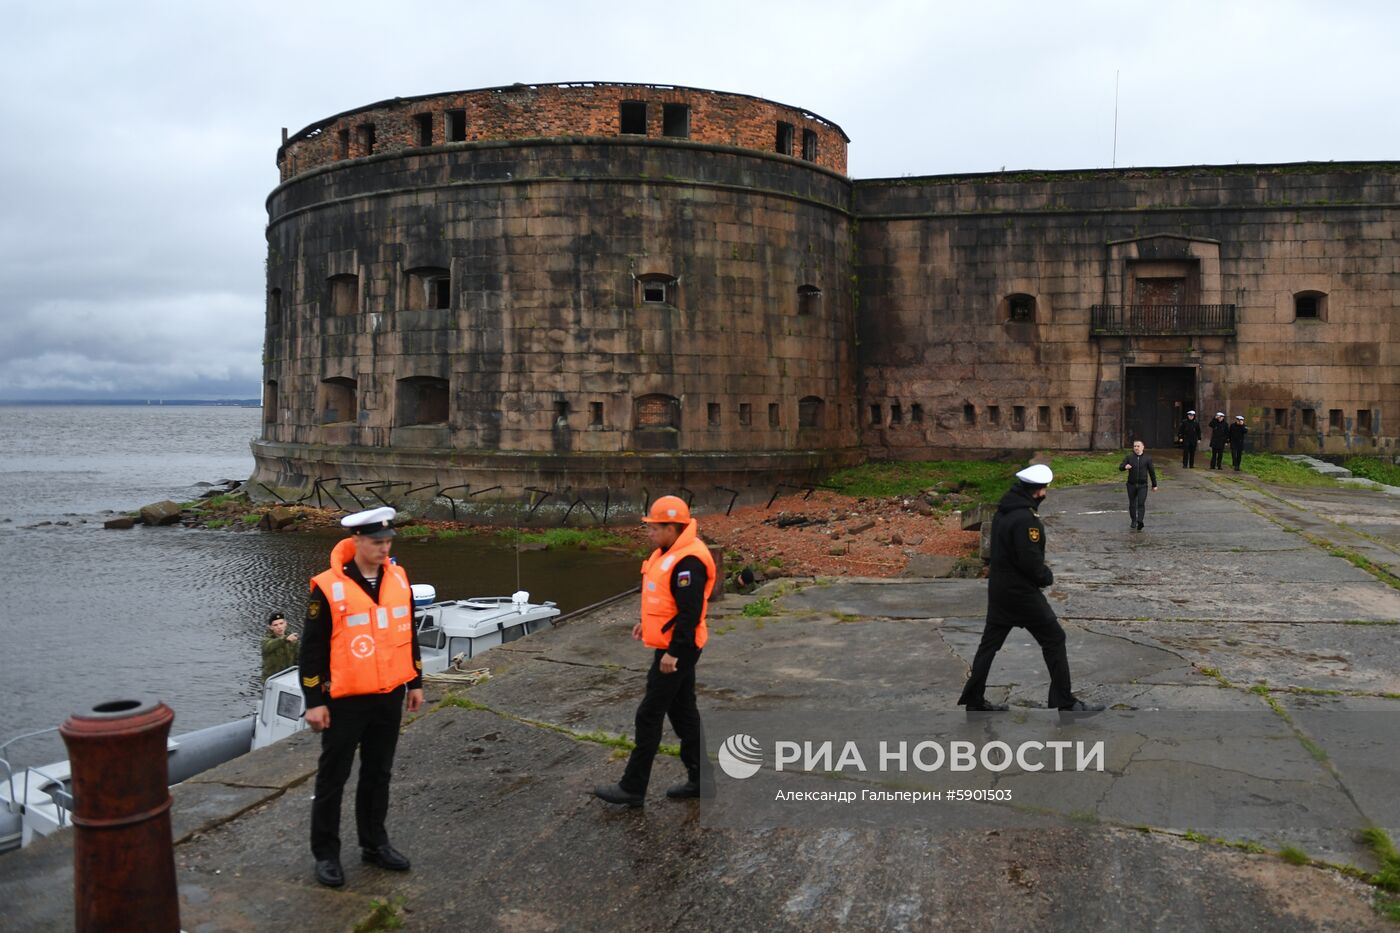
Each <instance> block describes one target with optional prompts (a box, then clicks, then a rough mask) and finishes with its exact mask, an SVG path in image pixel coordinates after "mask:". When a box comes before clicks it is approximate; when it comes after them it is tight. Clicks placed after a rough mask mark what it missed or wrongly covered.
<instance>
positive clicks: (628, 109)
mask: <svg viewBox="0 0 1400 933" xmlns="http://www.w3.org/2000/svg"><path fill="white" fill-rule="evenodd" d="M847 142H848V140H847V137H846V136H845V134H844V133H843V132H842V130H841V128H840V127H838V126H837V125H835V124H833V123H831V122H830V121H827V120H824V119H822V118H821V117H819V116H817V115H815V114H813V113H810V112H808V111H805V110H802V109H799V108H796V107H789V106H785V105H782V104H778V103H774V102H772V101H767V100H762V99H759V98H755V97H750V96H747V95H743V94H727V93H719V92H715V91H706V90H698V89H694V88H681V87H671V86H662V85H637V84H554V85H519V84H517V85H512V86H510V87H499V88H488V89H483V90H474V91H462V92H455V93H447V94H434V95H429V96H424V97H415V98H396V99H393V100H387V101H382V102H380V103H376V104H371V105H369V106H366V107H361V108H358V109H355V110H351V111H347V112H345V113H341V114H337V115H336V116H333V117H329V118H327V119H325V120H322V121H320V122H317V123H315V124H313V125H311V126H308V127H306V128H305V129H303V130H301V131H300V132H298V133H295V134H293V135H291V136H287V137H285V138H284V141H283V144H282V146H281V147H280V148H279V149H278V152H277V164H278V167H279V169H280V172H281V179H282V181H281V184H280V185H278V187H277V188H276V189H275V190H274V191H273V192H272V194H271V195H270V196H269V197H268V200H267V208H268V228H267V240H268V260H267V288H268V303H267V334H266V349H265V376H264V378H265V400H264V409H263V411H264V425H263V430H262V435H261V437H259V438H258V439H257V440H255V441H254V442H253V452H254V455H255V458H256V461H257V469H256V473H255V475H254V477H253V480H254V481H255V482H259V483H263V484H265V485H266V486H268V487H270V488H272V489H275V490H277V491H278V492H279V493H281V494H284V495H286V494H289V493H291V492H293V491H300V493H302V494H304V493H305V491H306V490H308V489H310V488H311V487H312V486H313V485H314V484H315V482H316V481H317V480H320V481H322V483H323V484H326V485H327V486H329V487H330V488H332V489H335V488H337V487H341V486H343V485H344V484H347V483H367V482H372V481H376V480H377V481H380V482H381V483H395V484H399V485H397V486H394V487H391V488H392V489H393V490H394V493H395V494H396V495H401V494H403V493H405V492H407V491H408V490H410V489H414V490H415V492H414V495H416V496H421V497H424V498H429V497H432V496H434V495H438V494H444V495H448V496H451V497H453V498H454V499H456V500H459V501H462V502H468V501H469V502H472V503H489V502H501V501H519V500H520V499H521V497H522V496H525V495H527V494H531V490H534V491H536V492H535V493H534V494H535V495H538V491H547V492H549V493H551V494H552V495H553V496H554V498H553V500H552V501H553V502H558V503H562V504H565V505H567V504H569V503H571V502H577V501H578V499H579V498H580V497H582V499H583V502H584V504H587V505H589V507H590V508H592V509H593V510H594V511H595V512H597V511H598V510H599V508H600V506H602V505H603V504H604V503H607V505H608V507H609V508H610V509H611V510H613V511H616V510H617V509H618V508H619V507H623V508H626V509H636V508H638V507H639V506H640V505H641V502H642V498H643V497H644V496H647V495H649V496H652V497H654V496H656V495H658V494H660V493H662V492H673V491H676V490H677V489H678V488H684V489H687V490H688V491H690V492H691V493H693V495H694V497H695V498H696V503H695V504H696V505H700V506H704V505H719V506H723V505H724V504H725V503H728V502H729V501H731V499H732V497H733V494H734V493H737V494H738V495H739V497H740V498H757V497H759V496H765V497H766V496H767V495H768V494H770V493H771V492H772V491H773V489H774V487H775V484H777V483H779V482H789V483H796V482H803V481H809V480H811V479H814V478H815V477H816V476H817V475H818V474H819V473H820V472H821V471H823V470H826V469H830V468H832V467H835V466H839V465H842V464H845V463H849V462H853V461H855V460H857V459H859V457H860V453H859V449H858V447H857V444H858V437H857V433H858V429H857V426H856V420H855V419H856V413H855V410H854V399H855V397H856V391H855V379H856V370H855V361H854V359H853V354H854V352H855V344H856V341H855V327H854V307H853V305H854V300H853V297H852V292H853V290H852V284H851V278H850V276H851V271H850V270H851V256H852V242H851V240H852V235H853V231H852V225H851V220H850V197H851V189H850V183H849V181H848V179H847V177H846V174H845V173H846V144H847ZM254 488H256V487H254ZM360 494H361V496H362V497H363V496H364V492H363V488H361V489H360ZM595 500H596V501H595Z"/></svg>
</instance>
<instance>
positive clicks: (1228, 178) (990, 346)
mask: <svg viewBox="0 0 1400 933" xmlns="http://www.w3.org/2000/svg"><path fill="white" fill-rule="evenodd" d="M854 204H855V211H856V215H857V218H858V221H859V231H860V232H859V238H858V244H857V248H858V259H857V270H856V271H857V275H858V278H859V326H860V334H861V363H862V388H861V416H862V420H863V422H864V427H863V431H864V435H865V441H866V444H867V446H868V447H869V448H870V449H871V450H872V451H874V452H876V453H883V452H890V453H893V454H895V455H900V456H916V455H927V454H930V453H933V452H939V451H948V450H973V449H984V450H985V449H1027V448H1070V449H1073V448H1080V449H1084V448H1089V447H1090V446H1094V447H1098V448H1100V449H1102V448H1105V447H1108V448H1112V447H1116V446H1118V445H1119V444H1121V443H1122V442H1123V440H1124V437H1123V432H1124V424H1123V422H1124V411H1123V406H1124V397H1123V394H1124V386H1123V379H1124V373H1125V368H1126V367H1128V366H1189V367H1194V368H1195V369H1196V371H1197V374H1198V377H1197V378H1198V385H1197V399H1198V408H1199V409H1200V410H1201V411H1202V416H1203V417H1204V418H1208V417H1209V415H1210V414H1212V413H1213V412H1214V411H1215V410H1217V409H1220V410H1224V411H1226V412H1228V413H1229V415H1230V416H1231V417H1233V416H1234V415H1235V414H1236V413H1239V414H1245V415H1246V416H1247V418H1248V420H1249V426H1250V430H1251V432H1252V435H1253V439H1254V441H1255V443H1256V444H1260V445H1265V446H1270V447H1273V448H1278V449H1284V448H1291V449H1297V450H1305V451H1315V450H1326V451H1329V452H1342V451H1347V450H1359V451H1373V450H1376V449H1380V450H1390V449H1393V447H1394V445H1395V444H1396V441H1397V437H1400V430H1397V422H1400V352H1398V351H1397V346H1400V343H1397V341H1400V249H1397V247H1396V237H1397V234H1400V165H1397V164H1381V165H1335V166H1333V165H1311V166H1264V167H1251V166H1226V167H1203V168H1188V169H1177V170H1160V171H1152V170H1146V171H1095V172H1080V173H1046V174H1040V175H1033V176H1016V175H1002V176H998V175H987V176H981V177H941V178H918V179H889V180H874V181H868V182H857V183H856V186H855V190H854ZM1157 235H1169V236H1170V237H1172V238H1187V239H1185V240H1181V241H1179V242H1181V243H1183V244H1185V246H1184V247H1183V248H1186V249H1190V250H1192V251H1194V253H1196V254H1198V255H1200V256H1201V257H1204V258H1202V259H1201V260H1200V263H1201V265H1200V268H1201V269H1202V282H1203V283H1204V284H1205V287H1206V288H1208V289H1209V290H1210V294H1203V295H1200V296H1198V298H1199V300H1200V301H1201V302H1202V303H1217V302H1219V303H1233V304H1235V305H1236V306H1237V313H1238V321H1239V323H1238V331H1237V335H1236V336H1233V337H1220V336H1210V337H1194V338H1187V337H1139V338H1123V337H1112V338H1110V337H1100V338H1093V337H1091V336H1090V333H1089V323H1090V308H1091V306H1092V305H1094V304H1098V303H1107V304H1117V303H1121V302H1123V301H1124V300H1125V299H1124V297H1123V291H1122V288H1121V283H1122V282H1123V281H1124V278H1125V275H1124V271H1123V266H1124V262H1125V261H1126V260H1125V258H1124V257H1125V254H1124V252H1123V251H1124V250H1125V249H1135V248H1136V244H1137V243H1144V242H1151V241H1146V240H1144V239H1143V238H1149V237H1153V236H1157ZM1125 241H1126V243H1125ZM1211 241H1218V245H1217V244H1216V243H1212V242H1211ZM1115 244H1117V245H1115ZM1306 290H1316V291H1319V292H1323V293H1325V294H1326V295H1327V319H1326V320H1325V321H1308V320H1296V321H1295V320H1294V306H1293V296H1294V295H1295V294H1296V293H1297V292H1300V291H1306ZM1016 293H1024V294H1029V295H1032V296H1034V298H1035V300H1036V320H1035V322H1034V323H1017V322H1003V321H1001V320H999V317H998V308H999V305H1000V304H1001V303H1002V302H1003V300H1004V299H1005V298H1006V297H1007V296H1008V295H1011V294H1016ZM1126 300H1130V299H1126ZM893 403H898V404H899V405H900V407H901V411H902V414H903V423H902V424H900V425H897V426H893V425H890V424H889V406H890V405H891V404H893ZM916 403H917V404H919V405H921V407H922V410H923V414H924V418H923V421H922V423H917V424H914V423H910V417H909V412H910V410H911V407H912V405H914V404H916ZM875 404H878V405H881V406H882V410H881V420H882V423H881V424H880V425H878V426H876V425H872V424H870V423H869V422H870V420H871V415H870V406H871V405H875ZM967 405H971V406H973V413H974V416H975V423H973V424H968V423H966V422H965V417H964V409H965V406H967ZM1015 405H1022V406H1024V409H1025V414H1026V417H1025V424H1024V427H1023V428H1021V429H1015V428H1013V427H1012V426H1011V415H1012V409H1013V406H1015ZM1067 405H1069V406H1074V408H1075V413H1076V415H1077V418H1076V421H1075V423H1073V424H1067V423H1066V422H1065V419H1064V409H1065V406H1067ZM989 406H997V407H998V408H999V409H1000V423H999V424H997V425H992V424H990V423H989V419H988V408H989ZM1042 407H1044V408H1047V409H1048V412H1047V413H1048V414H1049V416H1050V417H1049V419H1048V423H1042V421H1041V419H1040V417H1039V416H1040V414H1041V409H1042ZM1305 408H1308V409H1313V410H1314V411H1315V412H1316V417H1317V420H1318V428H1317V429H1316V430H1311V431H1308V430H1304V429H1303V427H1302V410H1303V409H1305ZM1275 409H1282V410H1283V424H1282V425H1278V424H1276V423H1275ZM1332 409H1338V410H1341V411H1342V412H1343V413H1344V419H1343V424H1342V426H1341V427H1340V428H1339V429H1337V430H1331V429H1329V426H1328V412H1329V411H1330V410H1332ZM1359 410H1369V411H1371V412H1372V419H1373V425H1372V430H1371V432H1370V435H1366V434H1365V433H1364V432H1358V430H1357V425H1356V423H1355V422H1356V413H1357V411H1359Z"/></svg>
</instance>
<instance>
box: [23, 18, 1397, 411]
mask: <svg viewBox="0 0 1400 933" xmlns="http://www.w3.org/2000/svg"><path fill="white" fill-rule="evenodd" d="M1397 36H1400V4H1394V3H1390V2H1373V3H1362V2H1350V3H1349V2H1346V0H1334V2H1329V3H1323V2H1321V0H1318V2H1313V3H1302V2H1279V0H1268V2H1262V0H1261V2H1236V3H1231V2H1180V0H1178V2H1171V3H1156V4H1141V3H1129V2H1122V0H1116V2H1093V3H1089V2H1084V3H1079V2H1073V0H1066V2H1061V3H1046V2H1043V0H1040V2H1025V3H1002V2H986V0H979V2H976V3H972V2H966V3H957V4H954V3H933V2H925V3H919V2H889V0H864V2H860V3H851V2H849V0H841V2H826V0H806V2H800V3H788V2H769V0H746V2H736V3H708V2H704V0H690V2H687V3H674V4H672V3H658V2H656V0H648V2H643V3H632V2H627V3H623V2H612V3H588V2H584V0H574V2H542V0H540V2H528V0H509V2H500V0H494V2H490V3H475V2H456V3H449V2H410V0H395V2H392V3H386V2H376V3H362V2H348V0H338V2H334V3H320V2H316V3H311V2H305V3H303V2H297V0H280V2H275V3H262V2H248V0H233V2H223V3H212V2H191V0H181V2H169V3H155V2H142V0H116V2H110V0H104V2H93V3H71V2H63V0H42V2H38V0H35V2H28V3H15V4H8V5H7V9H6V11H5V15H4V23H3V27H0V184H3V195H4V197H3V200H0V399H23V398H81V397H92V396H117V397H143V398H144V397H167V398H170V397H256V396H258V395H259V394H260V389H259V386H260V383H261V355H262V334H263V328H262V315H263V298H262V295H263V287H264V286H263V258H264V253H265V241H264V239H263V225H264V223H265V221H266V212H265V210H264V208H263V201H264V199H265V197H266V196H267V194H268V192H269V191H270V190H271V189H272V187H273V186H274V185H276V183H277V172H276V166H275V164H274V158H275V155H276V149H277V145H278V143H279V141H280V130H281V127H283V126H286V127H288V128H289V129H290V130H292V131H293V132H295V131H296V130H298V129H300V128H301V127H303V126H305V125H306V124H308V123H311V122H313V121H315V120H317V119H319V118H321V117H325V116H329V115H331V114H334V113H337V112H339V111H341V110H346V109H349V108H352V107H356V106H359V105H362V104H368V103H372V102H374V101H377V100H382V99H384V98H387V97H394V96H399V95H402V96H408V95H414V94H426V93H432V92H435V91H447V90H459V89H463V88H474V87H489V86H495V85H501V84H510V83H513V82H516V81H520V82H524V83H539V82H550V81H640V82H653V83H666V84H686V85H693V86H698V87H707V88H715V89H720V90H728V91H739V92H743V93H748V94H755V95H758V96H761V97H768V98H772V99H773V100H777V101H781V102H783V103H787V104H793V105H796V106H799V107H805V108H807V109H809V110H813V111H815V112H817V113H819V114H821V115H823V116H825V117H827V118H828V119H831V120H834V121H835V122H837V123H839V124H841V126H842V127H843V128H844V129H845V130H846V132H847V133H848V134H849V135H850V137H851V140H852V142H851V149H850V172H851V174H852V175H853V176H855V177H857V178H869V177H876V176H890V175H920V174H940V173H946V172H971V171H983V170H997V169H1000V168H1002V167H1003V166H1005V167H1006V168H1008V169H1016V168H1041V169H1054V168H1093V167H1101V166H1104V167H1106V166H1108V165H1109V164H1110V162H1111V160H1112V159H1113V142H1114V137H1113V127H1114V73H1115V71H1118V72H1120V78H1119V82H1120V83H1119V108H1118V137H1117V162H1118V164H1119V165H1176V164H1188V163H1230V162H1292V161H1300V160H1309V159H1316V160H1328V159H1332V160H1345V159H1400V56H1397V53H1396V47H1395V44H1396V37H1397Z"/></svg>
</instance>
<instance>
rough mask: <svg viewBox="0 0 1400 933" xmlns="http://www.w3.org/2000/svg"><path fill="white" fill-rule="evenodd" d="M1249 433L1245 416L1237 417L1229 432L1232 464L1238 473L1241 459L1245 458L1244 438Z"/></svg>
mask: <svg viewBox="0 0 1400 933" xmlns="http://www.w3.org/2000/svg"><path fill="white" fill-rule="evenodd" d="M1248 433H1249V428H1247V427H1245V426H1244V415H1236V416H1235V423H1234V424H1232V425H1230V427H1229V428H1228V430H1227V434H1228V435H1229V439H1230V462H1231V463H1232V464H1234V467H1235V472H1236V473H1238V472H1239V471H1240V458H1241V457H1243V456H1244V436H1245V435H1246V434H1248Z"/></svg>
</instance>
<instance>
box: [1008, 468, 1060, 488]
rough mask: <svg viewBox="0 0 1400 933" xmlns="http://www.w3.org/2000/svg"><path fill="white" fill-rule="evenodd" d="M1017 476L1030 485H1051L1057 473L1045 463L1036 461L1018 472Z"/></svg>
mask: <svg viewBox="0 0 1400 933" xmlns="http://www.w3.org/2000/svg"><path fill="white" fill-rule="evenodd" d="M1016 478H1017V479H1019V480H1020V481H1021V482H1023V483H1026V484H1027V485H1030V486H1049V485H1050V481H1051V480H1053V479H1054V478H1055V474H1054V473H1052V472H1050V468H1049V467H1048V466H1046V465H1045V464H1043V463H1036V464H1032V465H1031V466H1028V467H1026V468H1025V469H1024V470H1022V471H1021V472H1019V473H1017V474H1016Z"/></svg>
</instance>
